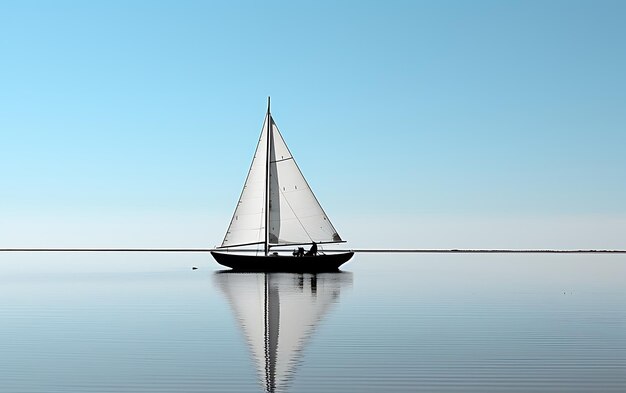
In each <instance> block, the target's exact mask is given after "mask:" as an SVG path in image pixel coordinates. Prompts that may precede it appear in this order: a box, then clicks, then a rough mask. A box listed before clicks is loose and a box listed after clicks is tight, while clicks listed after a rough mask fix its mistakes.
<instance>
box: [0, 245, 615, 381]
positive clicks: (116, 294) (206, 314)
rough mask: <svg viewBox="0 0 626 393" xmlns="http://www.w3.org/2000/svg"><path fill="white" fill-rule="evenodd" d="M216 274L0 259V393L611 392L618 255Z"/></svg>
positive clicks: (388, 259) (416, 258) (92, 259)
mask: <svg viewBox="0 0 626 393" xmlns="http://www.w3.org/2000/svg"><path fill="white" fill-rule="evenodd" d="M192 266H198V267H199V269H198V270H192V269H191V267H192ZM217 270H219V267H218V265H216V264H215V263H214V262H213V261H212V260H211V259H210V256H208V255H202V254H199V255H189V254H183V255H181V254H173V253H172V254H165V253H164V254H124V253H120V254H98V253H85V254H70V253H68V254H45V253H40V254H34V253H31V254H29V253H19V254H18V253H15V254H8V253H5V254H2V255H0V321H1V322H0V353H1V355H0V380H1V381H2V383H1V384H0V391H2V392H12V393H19V392H68V393H71V392H264V391H277V392H280V391H283V392H319V391H329V392H353V391H365V392H379V391H390V392H416V391H425V392H432V391H439V392H467V391H475V392H590V391H602V392H623V391H626V286H624V285H623V282H624V278H625V277H626V257H625V256H622V255H377V256H367V255H357V256H355V258H354V259H353V261H352V262H350V263H348V264H347V265H345V268H344V273H340V274H318V275H311V274H309V275H298V274H273V275H265V274H232V273H217Z"/></svg>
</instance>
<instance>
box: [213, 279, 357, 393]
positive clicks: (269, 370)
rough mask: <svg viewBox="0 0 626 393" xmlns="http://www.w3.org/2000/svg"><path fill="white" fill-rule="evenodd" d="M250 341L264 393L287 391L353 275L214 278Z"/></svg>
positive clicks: (349, 284)
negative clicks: (306, 349)
mask: <svg viewBox="0 0 626 393" xmlns="http://www.w3.org/2000/svg"><path fill="white" fill-rule="evenodd" d="M215 281H216V282H217V285H218V287H219V288H220V289H221V291H222V292H223V293H224V295H225V296H226V298H227V300H228V302H229V303H230V305H231V308H232V310H233V312H234V313H235V317H236V318H237V320H238V322H239V325H240V326H241V328H242V330H243V333H244V335H245V337H246V339H247V341H248V347H249V348H250V351H251V353H252V357H253V358H254V361H255V363H256V366H257V371H258V373H259V378H260V382H261V384H262V385H263V388H264V390H265V391H266V392H279V391H284V390H285V389H286V387H287V385H288V382H289V381H290V380H291V378H292V377H293V375H294V373H295V368H296V365H297V364H298V360H299V358H300V356H301V352H302V350H303V348H304V346H305V344H306V342H307V340H308V338H309V337H310V336H311V335H312V334H313V332H314V330H315V328H316V327H317V325H318V324H319V322H320V321H321V320H322V318H323V317H324V315H326V313H327V312H328V310H329V309H330V308H331V306H332V305H333V304H334V303H337V302H338V301H339V295H340V291H341V289H345V288H348V287H351V286H352V273H347V272H339V273H321V274H311V273H308V274H294V273H235V272H218V273H216V274H215Z"/></svg>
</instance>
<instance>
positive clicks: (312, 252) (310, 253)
mask: <svg viewBox="0 0 626 393" xmlns="http://www.w3.org/2000/svg"><path fill="white" fill-rule="evenodd" d="M305 255H307V256H315V255H317V243H315V242H313V245H312V246H311V249H310V250H309V251H307V252H306V254H305Z"/></svg>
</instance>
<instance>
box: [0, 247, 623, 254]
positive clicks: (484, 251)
mask: <svg viewBox="0 0 626 393" xmlns="http://www.w3.org/2000/svg"><path fill="white" fill-rule="evenodd" d="M212 251H218V252H235V253H236V252H259V251H258V250H250V249H248V250H226V249H224V248H0V252H212ZM324 251H325V252H330V253H332V252H349V251H351V252H354V253H416V254H419V253H421V254H498V253H499V254H516V253H517V254H626V250H619V249H601V250H598V249H458V248H452V249H427V248H354V249H341V250H324Z"/></svg>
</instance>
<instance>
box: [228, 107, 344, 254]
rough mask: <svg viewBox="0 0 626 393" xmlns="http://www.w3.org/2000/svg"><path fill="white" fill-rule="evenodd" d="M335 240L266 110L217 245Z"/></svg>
mask: <svg viewBox="0 0 626 393" xmlns="http://www.w3.org/2000/svg"><path fill="white" fill-rule="evenodd" d="M268 195H269V201H268V200H267V199H266V197H267V196H268ZM268 208H269V211H268V210H267V209H268ZM267 223H269V225H268V226H267V229H266V225H267ZM341 241H342V240H341V237H340V236H339V234H337V231H336V230H335V228H334V227H333V225H332V224H331V222H330V220H329V219H328V217H327V216H326V213H324V210H323V209H322V207H321V205H320V204H319V202H318V200H317V198H315V195H314V194H313V191H312V190H311V188H310V187H309V185H308V183H307V182H306V180H305V179H304V176H303V175H302V172H301V171H300V169H299V168H298V165H297V164H296V162H295V160H294V158H293V156H292V155H291V152H290V151H289V149H288V148H287V145H286V143H285V140H284V139H283V137H282V135H281V134H280V131H279V130H278V127H277V126H276V123H275V122H274V119H273V118H272V115H271V113H270V111H269V106H268V111H267V114H266V116H265V121H264V122H263V128H262V130H261V137H260V138H259V143H258V144H257V148H256V152H255V154H254V158H253V160H252V165H251V166H250V171H249V172H248V177H247V179H246V182H245V184H244V187H243V191H242V193H241V197H240V198H239V202H238V203H237V207H236V209H235V213H234V215H233V218H232V220H231V223H230V226H229V227H228V231H227V232H226V236H225V237H224V241H223V242H222V247H234V246H242V245H251V244H263V243H267V244H271V245H285V244H307V243H312V242H316V243H334V242H341Z"/></svg>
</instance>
